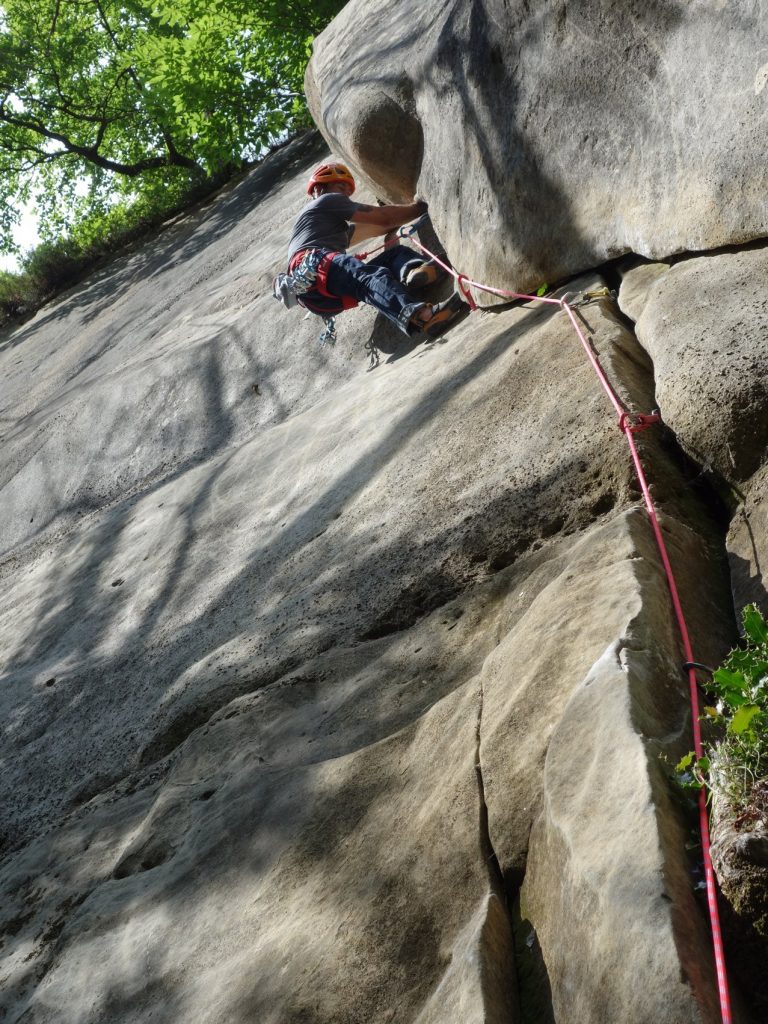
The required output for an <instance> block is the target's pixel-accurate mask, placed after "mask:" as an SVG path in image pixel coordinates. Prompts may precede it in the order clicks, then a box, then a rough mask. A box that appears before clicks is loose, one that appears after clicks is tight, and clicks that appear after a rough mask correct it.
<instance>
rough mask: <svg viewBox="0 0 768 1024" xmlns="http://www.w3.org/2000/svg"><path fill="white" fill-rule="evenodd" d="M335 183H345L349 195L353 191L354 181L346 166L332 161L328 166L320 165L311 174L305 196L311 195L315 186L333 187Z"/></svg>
mask: <svg viewBox="0 0 768 1024" xmlns="http://www.w3.org/2000/svg"><path fill="white" fill-rule="evenodd" d="M337 181H345V182H346V183H347V184H348V185H349V187H350V193H349V194H350V195H352V193H353V192H354V191H355V179H354V178H353V177H352V172H351V171H350V169H349V168H348V167H347V166H346V164H340V163H337V162H336V161H333V162H332V163H329V164H320V166H319V167H316V168H315V170H314V171H313V172H312V177H311V178H310V179H309V181H308V182H307V195H310V196H311V195H312V191H313V189H314V188H315V186H316V185H333V184H335V183H336V182H337Z"/></svg>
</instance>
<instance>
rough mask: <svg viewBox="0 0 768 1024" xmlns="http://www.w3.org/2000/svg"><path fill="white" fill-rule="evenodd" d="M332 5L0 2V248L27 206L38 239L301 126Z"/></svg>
mask: <svg viewBox="0 0 768 1024" xmlns="http://www.w3.org/2000/svg"><path fill="white" fill-rule="evenodd" d="M343 3H344V0H2V2H0V228H2V229H4V230H3V239H2V243H1V244H0V250H3V251H6V252H10V251H12V250H13V245H12V243H11V241H10V235H9V232H8V229H9V228H10V226H11V224H12V223H13V221H14V219H15V217H16V213H15V211H16V209H18V206H19V203H20V202H21V201H25V200H28V199H29V198H32V197H34V198H35V199H36V200H37V202H38V205H39V207H40V209H41V213H42V214H43V219H44V237H49V238H50V237H53V236H55V235H56V234H58V233H60V232H61V231H62V230H63V229H65V228H66V227H68V226H69V225H70V224H71V223H73V222H74V221H77V220H78V218H81V217H82V216H83V214H84V212H85V210H86V209H87V210H88V211H89V212H90V213H91V214H93V212H94V211H106V210H107V209H109V207H110V206H111V205H113V204H114V203H115V201H116V200H118V201H119V200H120V199H122V200H126V199H130V198H132V197H136V196H137V195H143V196H145V197H146V196H147V195H151V194H152V193H153V191H154V192H155V193H157V194H158V195H161V194H164V193H165V192H166V191H167V190H168V189H171V190H173V189H179V188H183V187H186V186H188V185H189V183H190V182H194V181H195V180H196V179H203V178H205V177H206V176H213V175H217V174H220V173H221V172H222V170H224V169H225V168H227V167H232V166H239V165H241V163H242V161H243V160H247V159H252V158H254V157H255V156H257V155H258V154H259V153H260V152H261V151H262V150H263V148H264V147H265V146H268V145H270V144H271V143H273V142H274V141H275V140H276V139H277V138H278V137H280V136H281V135H283V134H284V133H286V132H290V131H291V129H292V128H294V127H296V126H297V125H298V124H300V123H301V122H302V119H304V118H306V111H305V107H304V102H303V95H302V91H301V90H302V78H303V72H304V67H305V65H306V62H307V58H308V55H309V48H310V44H311V41H312V38H313V37H314V35H316V34H317V32H319V31H320V30H321V29H322V28H323V27H324V25H325V24H326V23H327V22H328V21H329V20H330V19H331V18H332V17H333V16H334V14H336V13H337V11H338V10H339V9H340V8H341V7H342V6H343ZM84 179H85V180H86V181H87V188H88V192H87V196H85V195H83V192H84V185H83V182H84Z"/></svg>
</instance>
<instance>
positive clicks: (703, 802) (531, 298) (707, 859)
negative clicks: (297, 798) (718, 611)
mask: <svg viewBox="0 0 768 1024" xmlns="http://www.w3.org/2000/svg"><path fill="white" fill-rule="evenodd" d="M414 231H415V227H406V228H400V235H401V237H403V238H411V237H412V235H413V234H414ZM413 244H414V245H415V246H416V247H417V248H418V249H420V250H421V251H422V252H423V253H424V255H425V256H427V257H429V258H430V259H433V260H434V261H435V262H436V263H437V264H438V265H439V266H441V267H442V268H443V270H445V271H446V272H447V273H449V274H450V275H451V276H452V277H453V278H454V279H455V280H456V283H457V285H458V287H459V289H460V291H461V293H462V295H464V296H465V298H466V301H467V302H468V304H469V305H470V307H471V309H472V310H475V309H477V308H478V307H477V303H476V302H475V300H474V298H473V296H472V294H471V289H473V288H474V289H476V290H477V291H483V292H487V293H488V294H490V295H497V296H499V297H500V298H505V299H521V300H523V301H525V302H543V303H545V304H547V305H551V306H558V307H559V308H560V309H561V310H563V311H564V312H565V313H566V314H567V316H568V318H569V320H570V321H571V324H572V326H573V329H574V330H575V332H576V334H577V336H578V338H579V341H580V342H581V345H582V347H583V349H584V351H585V353H586V355H587V358H588V359H589V361H590V363H591V364H592V368H593V369H594V371H595V373H596V375H597V378H598V380H599V382H600V384H601V386H602V388H603V391H604V392H605V394H606V396H607V397H608V400H609V401H610V403H611V405H612V406H613V408H614V410H615V412H616V415H617V416H618V418H619V429H620V430H621V432H622V433H623V434H624V436H625V437H626V439H627V444H628V445H629V450H630V454H631V456H632V462H633V463H634V467H635V473H636V475H637V479H638V482H639V484H640V489H641V491H642V494H643V500H644V502H645V507H646V509H647V512H648V517H649V519H650V523H651V528H652V530H653V534H654V537H655V539H656V546H657V548H658V551H659V557H660V558H661V562H662V565H663V567H664V573H665V575H666V578H667V586H668V588H669V593H670V597H671V600H672V607H673V610H674V614H675V619H676V620H677V625H678V629H679V632H680V637H681V640H682V645H683V652H684V655H685V662H684V668H685V670H686V671H687V673H688V686H689V698H690V704H691V718H692V729H693V745H694V750H695V753H696V757H697V758H701V757H703V755H704V748H703V746H702V742H701V722H700V711H699V692H698V683H697V680H696V671H697V669H700V668H706V666H703V665H701V664H700V663H699V662H696V661H694V657H693V648H692V646H691V640H690V635H689V633H688V625H687V623H686V619H685V615H684V613H683V607H682V604H681V602H680V595H679V593H678V589H677V582H676V580H675V575H674V572H673V570H672V564H671V562H670V560H669V555H668V553H667V546H666V544H665V543H664V537H663V536H662V532H661V526H660V524H659V518H658V515H657V513H656V508H655V506H654V504H653V499H652V498H651V493H650V489H649V487H648V481H647V478H646V475H645V471H644V469H643V466H642V463H641V461H640V455H639V453H638V450H637V445H636V443H635V437H634V435H635V434H636V433H638V432H639V431H641V430H645V429H646V428H647V427H650V426H652V425H653V424H655V423H659V422H661V415H660V413H659V412H658V410H656V411H654V412H652V413H635V412H631V411H630V410H629V409H626V408H625V407H624V405H623V404H622V402H621V400H620V398H619V396H618V395H617V394H616V391H615V390H614V388H613V386H612V384H611V383H610V381H609V380H608V377H607V376H606V373H605V371H604V370H603V368H602V366H601V365H600V362H599V360H598V358H597V355H596V353H595V351H594V349H593V348H592V346H591V345H590V343H589V341H588V340H587V338H586V336H585V334H584V331H583V330H582V329H581V327H580V326H579V323H578V320H577V312H578V311H574V306H576V305H578V304H580V303H581V302H583V301H584V300H586V301H590V300H591V299H595V298H605V297H610V294H611V293H610V292H608V290H607V289H605V290H602V289H600V290H596V291H592V292H582V293H580V295H579V296H578V297H577V298H576V299H575V300H574V298H573V297H572V296H570V295H569V294H568V293H566V295H564V296H563V297H562V298H559V299H556V298H551V297H549V296H543V295H528V294H526V293H524V292H510V291H505V290H504V289H501V288H492V287H491V286H490V285H485V284H481V283H480V282H478V281H472V280H470V279H469V278H468V277H467V276H466V275H465V274H461V273H459V272H458V271H456V270H454V269H453V268H452V267H450V266H449V265H448V264H447V263H445V262H443V261H442V260H441V259H440V258H439V257H438V256H436V255H435V254H434V253H433V252H430V251H429V249H427V248H426V247H425V246H424V245H422V244H421V242H419V241H418V240H417V239H415V238H414V239H413ZM606 293H607V295H606ZM699 830H700V833H701V849H702V858H703V861H704V877H705V881H706V890H707V905H708V909H709V920H710V926H711V930H712V945H713V953H714V961H715V971H716V975H717V990H718V996H719V1000H720V1013H721V1016H722V1022H723V1024H732V1021H733V1018H732V1015H731V1000H730V993H729V990H728V977H727V974H726V968H725V951H724V948H723V936H722V929H721V926H720V914H719V911H718V907H717V888H716V883H715V873H714V869H713V867H712V855H711V842H710V835H709V815H708V813H707V798H706V795H705V792H704V789H703V788H702V789H701V790H699Z"/></svg>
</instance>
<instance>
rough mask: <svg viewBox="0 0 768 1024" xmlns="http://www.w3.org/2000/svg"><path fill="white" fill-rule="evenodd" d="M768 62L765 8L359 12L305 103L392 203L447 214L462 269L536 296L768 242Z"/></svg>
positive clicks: (371, 8) (434, 2)
mask: <svg viewBox="0 0 768 1024" xmlns="http://www.w3.org/2000/svg"><path fill="white" fill-rule="evenodd" d="M766 61H768V24H766V21H765V19H764V18H761V16H760V12H759V9H758V8H757V7H755V6H754V5H747V4H736V5H728V4H725V3H723V2H704V0H696V2H686V0H672V2H668V3H661V2H658V0H628V2H626V3H609V2H605V0H604V2H596V0H582V2H568V3H565V2H562V0H544V2H542V3H538V4H535V5H531V4H529V3H527V2H523V0H514V2H512V3H508V2H502V0H451V2H448V3H445V2H442V0H431V2H427V3H424V4H418V5H414V4H406V3H393V4H388V5H384V6H383V5H382V4H380V3H377V2H374V0H353V2H352V3H350V4H348V5H347V6H346V7H345V8H344V10H343V11H342V13H341V14H340V15H339V16H338V17H337V18H336V19H335V20H334V21H333V22H332V23H331V25H330V26H329V27H328V28H327V29H326V30H325V31H324V32H323V33H322V34H321V35H320V37H319V38H318V39H317V41H316V43H315V50H314V55H313V58H312V61H311V63H310V66H309V68H308V72H307V78H306V89H307V95H308V97H309V102H310V107H311V110H312V113H313V115H314V117H315V120H316V121H317V123H318V125H319V126H320V129H321V131H322V132H323V134H324V135H325V137H326V139H327V140H328V142H329V144H330V145H331V147H332V149H333V150H334V151H335V152H336V153H337V154H338V155H339V156H342V157H344V158H346V159H347V160H349V162H350V163H351V164H352V165H353V167H354V168H355V169H356V170H357V171H358V172H361V173H362V174H363V175H364V176H365V177H366V178H367V179H368V180H369V182H370V183H371V184H372V185H374V186H375V188H376V191H377V192H378V193H379V194H380V195H381V196H382V197H385V198H387V199H389V200H401V201H402V200H405V199H410V197H411V195H413V194H414V193H417V194H418V195H419V196H421V197H424V198H426V199H427V200H428V201H429V203H430V210H431V213H432V218H433V221H434V224H435V226H436V228H437V229H438V233H439V235H440V237H441V239H442V241H443V243H444V244H445V246H446V248H447V250H448V252H449V254H450V256H451V259H452V260H453V262H454V264H455V265H456V266H458V267H460V268H461V270H462V271H464V272H465V273H467V274H469V275H470V276H471V277H474V278H475V279H477V280H482V281H486V282H488V283H490V284H492V285H496V286H499V287H503V286H504V285H507V286H509V285H510V284H514V286H516V287H517V288H529V287H531V286H534V285H537V284H539V283H540V282H541V281H543V280H546V281H550V282H551V281H553V280H559V279H561V278H563V277H565V276H566V275H568V274H569V273H573V272H575V271H579V270H583V269H585V268H586V267H591V266H595V265H597V264H600V263H602V262H604V261H605V260H606V259H608V258H611V257H614V256H617V255H619V254H621V253H624V252H628V251H634V252H636V253H639V254H641V255H644V256H648V257H654V258H659V257H662V256H666V255H669V254H671V253H676V252H681V251H686V250H703V249H711V248H713V247H715V246H720V245H724V244H732V243H738V242H743V241H745V240H747V239H752V238H756V237H761V236H764V235H766V234H768V210H767V208H766V204H765V138H766V132H767V130H768V88H766V83H767V82H768V63H766ZM478 238H482V245H478V244H477V241H478Z"/></svg>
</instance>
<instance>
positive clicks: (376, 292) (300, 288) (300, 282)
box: [275, 162, 469, 338]
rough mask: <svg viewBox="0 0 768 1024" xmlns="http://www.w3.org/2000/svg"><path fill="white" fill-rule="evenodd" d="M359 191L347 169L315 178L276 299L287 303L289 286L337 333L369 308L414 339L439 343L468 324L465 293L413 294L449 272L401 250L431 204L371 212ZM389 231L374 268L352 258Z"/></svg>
mask: <svg viewBox="0 0 768 1024" xmlns="http://www.w3.org/2000/svg"><path fill="white" fill-rule="evenodd" d="M354 190H355V180H354V178H353V177H352V174H351V173H350V171H349V169H348V168H347V167H346V166H345V165H344V164H342V163H338V162H329V163H326V164H321V165H320V166H319V167H318V168H317V169H316V170H315V171H314V172H313V173H312V177H311V178H310V179H309V182H308V184H307V194H308V195H309V197H310V202H309V203H307V205H306V206H305V207H304V209H303V210H302V211H301V213H300V214H299V216H298V217H297V219H296V222H295V224H294V227H293V234H292V235H291V241H290V244H289V247H288V275H280V276H279V277H278V278H276V279H275V295H276V297H278V298H279V297H281V296H280V294H279V293H280V290H281V286H282V288H283V289H284V287H285V283H286V282H287V285H288V287H289V289H291V290H293V291H294V293H295V298H296V300H298V302H299V303H300V304H301V305H302V306H304V307H305V308H306V309H309V310H311V311H312V312H313V313H319V314H320V315H321V316H323V317H324V318H325V319H326V323H327V324H329V330H330V331H331V332H333V320H332V318H333V317H334V316H336V314H338V313H341V312H342V311H343V310H345V309H352V308H354V307H355V306H357V305H358V304H359V303H360V302H366V303H368V304H369V305H371V306H374V307H375V308H376V309H377V310H379V312H381V313H383V314H384V316H386V317H387V318H388V319H389V320H391V321H392V322H393V323H394V324H396V325H397V326H398V327H399V328H400V330H401V331H403V332H404V333H405V334H407V335H409V336H412V335H418V334H424V335H426V336H427V337H431V338H434V337H438V336H439V335H440V334H442V333H444V331H446V330H447V329H448V328H449V327H451V326H453V325H454V324H456V323H458V321H459V320H462V319H463V318H464V317H465V316H466V314H467V313H468V312H469V306H467V305H466V303H465V302H464V301H463V300H462V299H461V296H459V295H458V294H455V295H452V296H451V298H450V299H447V300H446V301H445V302H441V303H439V304H437V305H432V304H430V303H427V302H424V301H423V300H419V299H418V298H414V297H413V296H412V295H410V294H409V292H408V291H407V290H406V289H419V288H424V287H426V286H427V285H430V284H433V283H434V282H436V281H438V280H440V279H441V278H442V277H443V276H444V271H442V270H441V269H440V268H439V267H438V266H436V265H435V264H434V263H433V262H431V261H427V262H425V261H424V260H423V259H422V258H421V257H420V256H418V254H417V253H415V252H414V250H413V249H409V248H407V247H406V246H404V245H397V244H395V236H394V234H393V232H394V229H396V228H398V227H400V226H401V225H403V224H408V223H409V222H411V221H413V220H416V219H417V218H418V217H420V216H422V215H423V214H425V213H426V210H427V204H426V203H423V202H419V203H412V204H411V205H408V206H367V205H365V204H363V203H355V202H352V200H351V199H350V196H351V195H352V193H353V192H354ZM385 233H386V239H385V246H386V247H385V249H384V252H383V253H381V254H380V255H379V256H376V257H375V258H374V259H372V260H371V261H370V262H368V263H364V262H363V261H362V260H360V259H358V258H357V257H356V256H352V255H348V254H347V252H346V249H347V247H348V246H350V245H354V244H357V243H358V242H362V241H364V240H365V239H367V238H374V237H376V236H378V235H383V234H385ZM283 297H284V293H283ZM284 301H285V298H284ZM286 304H287V305H290V304H292V303H291V301H286Z"/></svg>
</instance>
